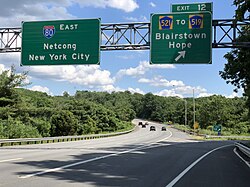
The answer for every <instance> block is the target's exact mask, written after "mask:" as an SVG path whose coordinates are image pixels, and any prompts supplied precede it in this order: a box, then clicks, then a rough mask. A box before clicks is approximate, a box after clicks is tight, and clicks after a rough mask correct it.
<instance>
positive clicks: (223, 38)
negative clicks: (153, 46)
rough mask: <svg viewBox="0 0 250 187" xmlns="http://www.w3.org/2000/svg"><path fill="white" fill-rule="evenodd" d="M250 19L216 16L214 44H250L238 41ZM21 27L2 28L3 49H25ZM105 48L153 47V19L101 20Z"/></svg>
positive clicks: (0, 41)
mask: <svg viewBox="0 0 250 187" xmlns="http://www.w3.org/2000/svg"><path fill="white" fill-rule="evenodd" d="M246 25H250V20H243V21H238V20H236V19H224V20H213V22H212V26H213V43H212V47H213V48H240V47H249V48H250V42H249V41H248V42H238V41H237V37H238V36H239V35H241V34H242V32H241V27H242V26H246ZM21 38H22V30H21V28H0V53H7V52H21ZM101 40H102V44H101V50H102V51H109V50H146V49H150V23H112V24H101Z"/></svg>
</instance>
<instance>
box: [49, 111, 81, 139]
mask: <svg viewBox="0 0 250 187" xmlns="http://www.w3.org/2000/svg"><path fill="white" fill-rule="evenodd" d="M50 123H51V135H52V136H68V135H75V134H76V133H77V127H78V125H77V124H78V120H77V119H76V118H75V116H74V115H73V114H72V113H71V112H70V111H64V110H61V111H58V112H57V113H56V114H54V115H52V116H51V119H50Z"/></svg>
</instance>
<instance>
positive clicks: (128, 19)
mask: <svg viewBox="0 0 250 187" xmlns="http://www.w3.org/2000/svg"><path fill="white" fill-rule="evenodd" d="M124 19H125V20H127V21H132V22H150V21H149V19H148V18H147V17H146V16H140V17H138V18H136V17H124Z"/></svg>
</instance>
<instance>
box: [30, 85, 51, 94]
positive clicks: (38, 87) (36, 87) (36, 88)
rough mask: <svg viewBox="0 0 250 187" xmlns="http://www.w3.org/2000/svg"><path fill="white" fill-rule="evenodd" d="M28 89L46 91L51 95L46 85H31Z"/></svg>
mask: <svg viewBox="0 0 250 187" xmlns="http://www.w3.org/2000/svg"><path fill="white" fill-rule="evenodd" d="M28 90H32V91H38V92H44V93H47V94H48V95H53V94H52V93H51V92H50V90H49V88H47V87H42V86H33V87H31V88H28Z"/></svg>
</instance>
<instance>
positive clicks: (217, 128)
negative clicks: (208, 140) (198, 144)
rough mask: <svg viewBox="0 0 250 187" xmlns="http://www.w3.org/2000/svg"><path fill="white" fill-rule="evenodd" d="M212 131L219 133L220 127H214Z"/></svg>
mask: <svg viewBox="0 0 250 187" xmlns="http://www.w3.org/2000/svg"><path fill="white" fill-rule="evenodd" d="M213 130H214V131H216V132H220V131H221V125H214V126H213Z"/></svg>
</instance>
